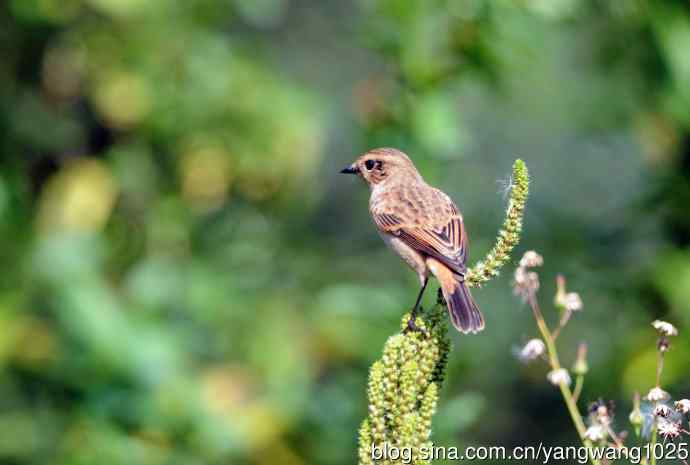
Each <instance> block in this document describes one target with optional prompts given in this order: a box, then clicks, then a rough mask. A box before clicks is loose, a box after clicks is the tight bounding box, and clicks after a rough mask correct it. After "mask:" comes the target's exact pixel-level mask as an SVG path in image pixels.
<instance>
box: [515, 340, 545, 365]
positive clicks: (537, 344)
mask: <svg viewBox="0 0 690 465" xmlns="http://www.w3.org/2000/svg"><path fill="white" fill-rule="evenodd" d="M545 352H546V345H545V344H544V342H543V341H542V340H541V339H530V340H529V341H527V344H525V346H524V347H523V348H522V349H520V351H519V353H518V358H519V359H520V360H521V361H523V362H531V361H532V360H535V359H537V358H539V357H541V356H542V355H544V353H545Z"/></svg>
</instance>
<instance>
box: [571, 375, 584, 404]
mask: <svg viewBox="0 0 690 465" xmlns="http://www.w3.org/2000/svg"><path fill="white" fill-rule="evenodd" d="M584 383H585V377H584V375H577V378H575V389H574V390H573V400H574V401H575V403H576V404H577V401H578V400H579V399H580V394H582V385H583V384H584Z"/></svg>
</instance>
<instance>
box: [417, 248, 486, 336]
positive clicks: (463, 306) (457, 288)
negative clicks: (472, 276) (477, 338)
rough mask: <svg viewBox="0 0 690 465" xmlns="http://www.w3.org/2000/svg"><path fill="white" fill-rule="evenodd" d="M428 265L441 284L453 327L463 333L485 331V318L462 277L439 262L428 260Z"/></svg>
mask: <svg viewBox="0 0 690 465" xmlns="http://www.w3.org/2000/svg"><path fill="white" fill-rule="evenodd" d="M427 265H428V266H429V269H430V270H431V272H432V273H433V274H434V275H435V276H436V279H438V282H439V283H440V284H441V292H443V298H444V299H445V300H446V303H447V304H448V313H449V314H450V321H452V322H453V326H455V328H456V329H457V330H458V331H460V332H461V333H465V334H466V333H478V332H479V331H481V330H482V329H484V317H483V316H482V312H481V311H480V310H479V307H477V304H476V303H475V301H474V299H473V298H472V294H470V290H469V288H468V287H467V284H466V283H465V281H464V278H463V277H462V276H458V275H457V274H455V273H453V272H452V271H451V270H450V269H448V267H447V266H445V265H444V264H443V263H440V262H439V261H437V260H435V259H433V258H428V259H427Z"/></svg>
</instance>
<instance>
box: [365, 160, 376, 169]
mask: <svg viewBox="0 0 690 465" xmlns="http://www.w3.org/2000/svg"><path fill="white" fill-rule="evenodd" d="M374 165H376V162H375V161H374V160H367V161H366V162H365V163H364V166H366V167H367V170H369V171H371V170H373V169H374Z"/></svg>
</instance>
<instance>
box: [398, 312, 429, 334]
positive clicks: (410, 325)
mask: <svg viewBox="0 0 690 465" xmlns="http://www.w3.org/2000/svg"><path fill="white" fill-rule="evenodd" d="M416 321H417V316H416V315H412V316H411V317H410V319H409V320H407V328H405V330H404V331H403V333H404V334H407V333H409V332H411V331H412V332H418V333H422V334H423V335H424V336H428V335H429V333H428V332H427V330H426V329H424V328H422V327H419V326H417V323H416Z"/></svg>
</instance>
